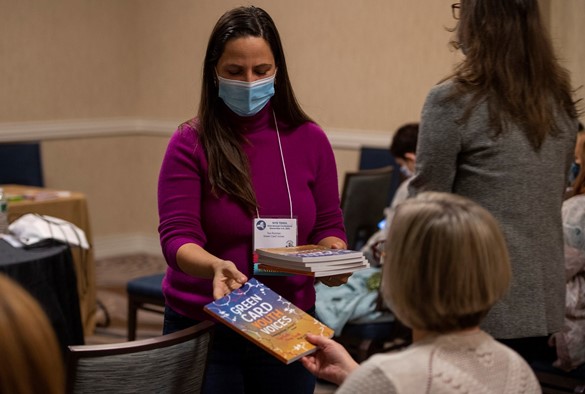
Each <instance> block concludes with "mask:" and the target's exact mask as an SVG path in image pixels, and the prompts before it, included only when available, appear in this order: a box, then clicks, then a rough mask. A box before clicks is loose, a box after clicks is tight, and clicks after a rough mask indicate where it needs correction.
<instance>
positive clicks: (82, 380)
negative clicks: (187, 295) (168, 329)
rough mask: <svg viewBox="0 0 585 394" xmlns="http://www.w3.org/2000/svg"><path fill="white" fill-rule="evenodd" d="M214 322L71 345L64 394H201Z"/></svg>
mask: <svg viewBox="0 0 585 394" xmlns="http://www.w3.org/2000/svg"><path fill="white" fill-rule="evenodd" d="M213 326H214V324H213V323H212V322H208V321H206V322H202V323H200V324H198V325H196V326H193V327H190V328H187V329H184V330H182V331H178V332H175V333H173V334H169V335H163V336H159V337H156V338H150V339H143V340H139V341H133V342H124V343H116V344H107V345H83V346H69V351H68V353H67V387H66V392H67V393H173V394H174V393H199V392H201V387H202V385H203V379H204V376H205V368H206V364H207V357H208V353H209V349H210V346H211V341H212V334H213V331H212V328H213Z"/></svg>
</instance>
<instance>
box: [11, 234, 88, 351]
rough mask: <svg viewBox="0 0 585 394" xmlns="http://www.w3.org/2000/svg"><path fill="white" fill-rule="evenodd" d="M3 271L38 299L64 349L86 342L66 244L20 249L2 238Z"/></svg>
mask: <svg viewBox="0 0 585 394" xmlns="http://www.w3.org/2000/svg"><path fill="white" fill-rule="evenodd" d="M0 272H3V273H5V274H6V275H7V276H9V277H10V278H12V279H13V280H15V281H16V282H18V283H19V284H20V285H21V286H22V287H24V288H25V289H26V290H27V291H28V292H30V293H31V294H32V295H33V297H34V298H36V299H37V301H38V302H39V304H40V305H41V307H42V308H43V309H44V311H45V313H46V314H47V317H48V318H49V321H50V322H51V324H52V325H53V329H54V330H55V333H56V335H57V339H58V340H59V342H60V345H61V349H62V350H63V351H65V350H66V348H67V346H68V345H83V344H84V340H83V327H82V324H81V314H80V311H79V297H78V295H77V281H76V276H75V269H74V266H73V260H72V257H71V251H70V249H69V247H68V246H67V245H63V244H58V243H57V244H54V245H52V246H47V247H42V248H34V249H20V248H14V247H12V246H11V245H10V244H8V243H7V242H6V241H4V240H1V239H0Z"/></svg>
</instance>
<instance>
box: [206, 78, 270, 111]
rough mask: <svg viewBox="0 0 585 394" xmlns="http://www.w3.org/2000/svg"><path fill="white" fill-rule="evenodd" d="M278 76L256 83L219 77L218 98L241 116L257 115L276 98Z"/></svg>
mask: <svg viewBox="0 0 585 394" xmlns="http://www.w3.org/2000/svg"><path fill="white" fill-rule="evenodd" d="M275 76H276V74H274V75H272V76H270V77H268V78H264V79H260V80H258V81H254V82H245V81H236V80H233V79H227V78H222V77H220V76H219V75H218V76H217V79H218V81H219V92H218V96H219V97H221V99H222V100H223V102H224V103H225V105H227V106H228V108H229V109H231V110H232V111H234V112H235V113H236V114H238V115H240V116H252V115H256V114H257V113H258V112H260V110H261V109H262V108H264V106H265V105H266V103H268V101H269V100H270V98H271V97H272V96H274V77H275Z"/></svg>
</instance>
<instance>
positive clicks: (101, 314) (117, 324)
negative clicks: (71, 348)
mask: <svg viewBox="0 0 585 394" xmlns="http://www.w3.org/2000/svg"><path fill="white" fill-rule="evenodd" d="M165 268H166V263H165V261H164V259H163V258H162V256H160V257H159V256H152V255H132V256H123V257H115V258H107V259H101V260H97V261H96V285H97V300H98V306H99V308H98V309H99V310H98V318H97V327H96V330H95V333H94V335H93V336H90V337H87V338H86V339H85V341H86V343H87V344H99V343H116V342H125V341H126V338H127V331H126V330H127V328H126V322H127V313H128V298H127V296H126V283H127V282H128V281H129V280H130V279H133V278H136V277H139V276H143V275H150V274H155V273H158V272H162V271H164V270H165ZM137 320H138V324H137V339H143V338H151V337H154V336H158V335H161V333H162V315H161V314H157V313H153V312H147V311H138V319H137Z"/></svg>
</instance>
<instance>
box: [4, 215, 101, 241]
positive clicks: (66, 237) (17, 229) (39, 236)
mask: <svg viewBox="0 0 585 394" xmlns="http://www.w3.org/2000/svg"><path fill="white" fill-rule="evenodd" d="M8 231H9V232H10V234H12V235H13V236H14V237H16V239H17V240H18V241H20V242H22V243H23V244H24V245H27V246H30V245H34V244H36V243H38V242H41V241H44V240H46V239H55V240H57V241H61V242H64V243H67V244H69V245H77V246H80V247H82V248H84V249H89V243H88V242H87V238H86V236H85V232H84V231H83V230H81V229H80V228H79V227H77V226H76V225H74V224H73V223H70V222H68V221H66V220H63V219H59V218H56V217H53V216H48V215H39V214H35V213H27V214H26V215H23V216H21V217H20V218H18V219H16V220H15V221H14V222H12V223H11V224H10V225H9V226H8Z"/></svg>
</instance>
